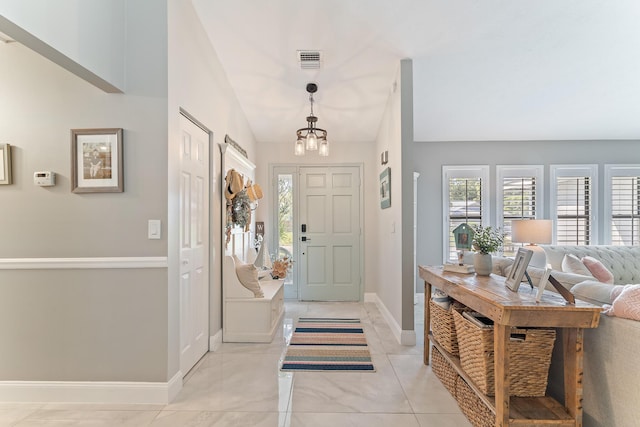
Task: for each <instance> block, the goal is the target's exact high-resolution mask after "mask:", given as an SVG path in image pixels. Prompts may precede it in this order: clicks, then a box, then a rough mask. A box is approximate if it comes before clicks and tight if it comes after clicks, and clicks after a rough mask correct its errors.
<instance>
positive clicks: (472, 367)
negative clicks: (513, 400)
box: [453, 311, 556, 397]
mask: <svg viewBox="0 0 640 427" xmlns="http://www.w3.org/2000/svg"><path fill="white" fill-rule="evenodd" d="M453 317H454V320H455V324H456V335H457V337H458V345H459V347H460V364H461V365H462V369H464V371H465V372H466V373H467V375H469V378H471V379H472V380H473V382H474V384H476V385H477V386H478V388H479V389H480V390H481V391H482V392H483V393H484V394H486V395H488V396H493V395H495V374H494V369H493V328H480V327H478V326H477V325H474V324H473V323H472V322H470V321H469V320H467V319H466V318H465V317H464V316H462V315H461V314H460V313H458V312H456V311H454V313H453ZM511 337H512V339H511V341H510V342H509V381H510V387H509V394H510V395H511V396H522V397H527V396H544V395H545V391H546V389H547V379H548V376H549V365H550V364H551V352H552V351H553V343H554V341H555V339H556V331H555V330H553V329H515V328H514V329H512V330H511ZM516 338H517V339H518V340H515V339H516Z"/></svg>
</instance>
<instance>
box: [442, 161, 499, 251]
mask: <svg viewBox="0 0 640 427" xmlns="http://www.w3.org/2000/svg"><path fill="white" fill-rule="evenodd" d="M488 182H489V166H486V165H480V166H443V167H442V187H443V188H442V198H443V200H442V202H443V203H442V209H443V212H442V214H443V218H444V221H445V224H443V227H442V234H443V253H442V254H443V261H444V262H449V261H453V260H457V254H456V245H455V241H454V237H453V230H454V229H455V228H456V227H458V226H459V225H460V224H463V223H467V224H469V225H488V224H486V222H488V217H489V215H488V208H489V207H488V203H489V202H488V201H489V193H488Z"/></svg>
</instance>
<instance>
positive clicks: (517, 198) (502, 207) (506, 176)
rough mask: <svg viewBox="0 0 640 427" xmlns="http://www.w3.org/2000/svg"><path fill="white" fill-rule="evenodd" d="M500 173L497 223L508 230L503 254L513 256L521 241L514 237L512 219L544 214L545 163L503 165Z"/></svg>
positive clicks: (535, 216)
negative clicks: (513, 239)
mask: <svg viewBox="0 0 640 427" xmlns="http://www.w3.org/2000/svg"><path fill="white" fill-rule="evenodd" d="M496 173H497V176H498V188H497V191H498V195H499V197H498V200H497V204H498V209H497V215H498V218H497V225H498V227H500V228H501V229H502V231H503V232H504V233H505V239H504V245H503V254H504V255H505V256H514V255H515V254H516V252H517V250H518V247H520V246H521V244H514V243H512V241H511V221H512V220H514V219H535V218H539V217H541V216H542V199H543V197H542V188H543V182H542V180H543V173H544V167H543V166H542V165H533V166H500V165H498V166H497V168H496Z"/></svg>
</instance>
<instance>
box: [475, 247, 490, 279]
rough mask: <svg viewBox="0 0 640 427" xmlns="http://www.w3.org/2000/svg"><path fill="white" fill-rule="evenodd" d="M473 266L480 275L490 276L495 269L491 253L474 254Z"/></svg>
mask: <svg viewBox="0 0 640 427" xmlns="http://www.w3.org/2000/svg"><path fill="white" fill-rule="evenodd" d="M473 268H475V270H476V274H477V275H479V276H488V275H490V274H491V270H492V269H493V263H492V261H491V254H481V253H479V252H478V253H475V254H473Z"/></svg>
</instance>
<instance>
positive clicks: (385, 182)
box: [380, 168, 391, 209]
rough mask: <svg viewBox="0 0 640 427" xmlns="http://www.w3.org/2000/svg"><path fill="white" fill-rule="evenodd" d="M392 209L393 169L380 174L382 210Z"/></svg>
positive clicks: (387, 169)
mask: <svg viewBox="0 0 640 427" xmlns="http://www.w3.org/2000/svg"><path fill="white" fill-rule="evenodd" d="M389 207H391V168H386V169H385V170H383V171H382V173H381V174H380V208H382V209H386V208H389Z"/></svg>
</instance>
